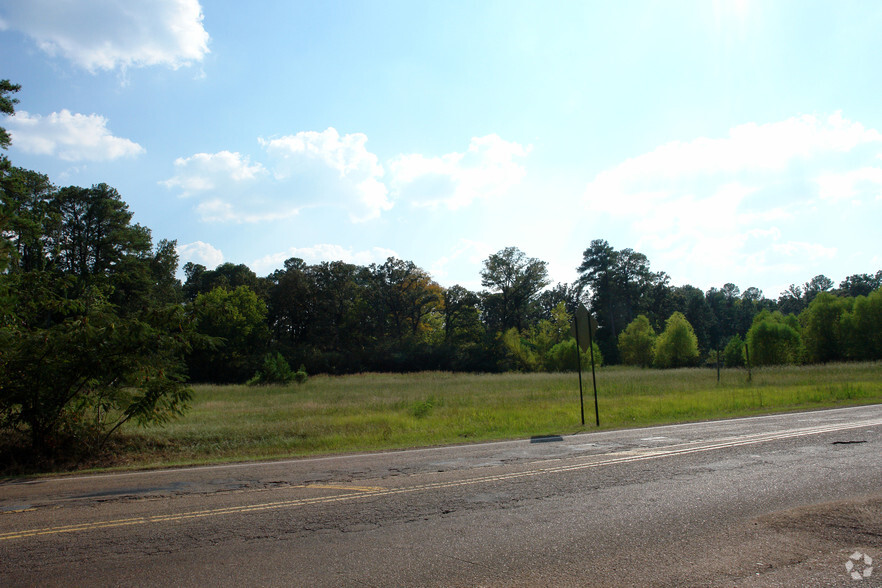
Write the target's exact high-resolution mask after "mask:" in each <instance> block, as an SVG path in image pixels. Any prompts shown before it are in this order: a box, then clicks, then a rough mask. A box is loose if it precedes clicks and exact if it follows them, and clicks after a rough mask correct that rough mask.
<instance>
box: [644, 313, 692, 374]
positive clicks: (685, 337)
mask: <svg viewBox="0 0 882 588" xmlns="http://www.w3.org/2000/svg"><path fill="white" fill-rule="evenodd" d="M654 363H655V366H656V367H660V368H678V367H687V366H693V365H695V364H697V363H698V337H696V336H695V331H694V330H693V329H692V325H691V324H689V321H688V320H686V317H685V316H684V315H683V313H681V312H675V313H674V314H672V315H671V316H670V318H668V320H667V322H665V330H664V332H663V333H662V334H661V335H659V337H658V339H657V340H656V343H655V360H654Z"/></svg>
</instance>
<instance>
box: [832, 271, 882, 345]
mask: <svg viewBox="0 0 882 588" xmlns="http://www.w3.org/2000/svg"><path fill="white" fill-rule="evenodd" d="M841 326H842V331H843V339H844V345H845V349H846V353H847V355H848V358H849V359H855V360H859V361H865V360H870V359H880V358H882V288H880V289H878V290H876V291H875V292H871V293H870V294H869V295H868V296H858V297H857V298H855V300H854V305H853V307H852V310H851V312H846V313H845V314H844V315H843V317H842V320H841Z"/></svg>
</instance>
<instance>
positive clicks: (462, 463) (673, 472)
mask: <svg viewBox="0 0 882 588" xmlns="http://www.w3.org/2000/svg"><path fill="white" fill-rule="evenodd" d="M856 553H860V554H862V555H868V556H870V557H871V558H878V561H879V562H882V406H871V407H860V408H849V409H839V410H831V411H818V412H811V413H799V414H791V415H779V416H770V417H759V418H751V419H737V420H729V421H720V422H712V423H698V424H688V425H673V426H666V427H656V428H650V429H635V430H628V431H610V432H602V433H589V434H583V435H573V436H567V437H564V438H556V439H554V438H552V439H532V440H523V441H511V442H504V443H492V444H482V445H471V446H462V447H448V448H435V449H423V450H414V451H403V452H390V453H381V454H368V455H351V456H340V457H329V458H320V459H303V460H291V461H277V462H271V463H262V464H233V465H225V466H213V467H202V468H190V469H177V470H165V471H159V472H156V471H153V472H130V473H121V474H110V475H96V476H73V477H63V478H53V479H37V480H30V481H16V482H6V483H2V484H0V586H19V585H66V586H68V585H89V586H95V585H148V586H152V585H155V586H159V585H180V586H204V585H234V584H235V585H243V584H244V585H288V586H290V585H297V586H426V585H455V586H460V585H462V586H481V585H493V586H497V585H499V586H532V585H572V586H586V585H598V586H628V585H631V586H647V585H656V586H682V585H695V586H708V585H718V586H746V585H748V586H754V585H755V586H772V585H780V586H806V585H831V586H835V585H844V586H861V587H863V586H876V585H882V583H880V582H879V580H882V567H879V571H878V572H877V573H876V574H875V576H874V575H873V572H872V571H870V572H869V575H868V576H867V577H866V578H863V577H862V579H861V580H860V581H858V580H853V579H852V578H851V577H850V575H849V571H848V570H847V569H846V567H845V565H846V563H847V562H848V561H852V560H850V556H852V555H854V554H856ZM869 568H870V566H868V565H867V564H866V561H865V559H864V558H862V557H861V558H858V559H857V560H853V561H852V571H857V572H859V573H863V574H867V571H868V570H869Z"/></svg>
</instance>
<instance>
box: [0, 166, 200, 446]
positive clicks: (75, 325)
mask: <svg viewBox="0 0 882 588" xmlns="http://www.w3.org/2000/svg"><path fill="white" fill-rule="evenodd" d="M0 186H2V189H3V204H4V209H5V210H6V211H9V213H10V214H9V224H8V227H9V228H8V229H7V230H6V231H5V236H7V237H8V238H9V239H10V242H11V243H12V244H13V245H14V247H13V254H12V256H11V258H10V259H11V262H12V263H11V264H10V265H9V267H8V268H7V271H6V272H5V273H3V274H0V291H2V292H4V293H5V294H4V296H5V297H6V298H7V299H8V300H9V301H10V302H9V304H4V305H2V308H0V424H2V426H3V427H4V428H5V429H6V430H8V431H15V432H19V433H21V432H24V431H27V433H28V434H29V435H30V437H31V444H32V447H33V449H34V450H36V451H37V452H38V453H41V454H44V453H45V454H48V453H52V452H53V450H54V449H57V448H61V447H84V446H94V445H95V444H99V445H100V444H101V443H103V442H104V441H105V440H106V439H107V438H108V437H109V435H111V434H112V433H113V432H114V431H116V430H118V428H119V427H120V426H122V424H123V423H126V422H128V421H131V420H135V421H137V422H140V423H148V422H161V421H163V420H166V419H167V418H170V417H171V416H173V415H175V414H178V413H179V412H180V411H181V410H183V407H184V405H185V403H186V400H187V398H188V397H189V389H188V388H187V387H186V385H185V381H186V378H185V376H184V373H185V369H184V363H183V358H184V355H185V354H186V353H187V352H188V351H189V350H190V348H191V345H192V344H193V342H194V341H196V340H197V337H196V336H195V335H194V332H193V330H192V326H191V322H190V321H189V319H188V318H187V317H186V316H185V314H184V310H183V308H182V307H181V306H180V305H179V304H178V300H177V299H176V297H175V295H174V285H175V284H176V279H175V277H174V273H175V271H176V270H177V256H176V254H174V252H173V250H174V244H173V243H171V242H160V244H159V246H158V247H157V248H156V249H155V250H154V249H153V247H152V244H151V241H150V232H149V231H148V230H147V229H144V228H142V227H139V226H138V225H131V223H130V221H131V213H129V212H128V208H127V206H126V205H125V203H124V202H122V200H121V198H120V197H119V195H118V194H117V193H116V191H115V190H113V189H112V188H109V187H107V186H105V185H103V184H101V185H98V186H93V188H92V189H82V188H75V187H70V188H65V189H63V190H56V189H55V188H53V187H51V185H50V184H49V183H48V180H46V179H45V176H42V175H41V174H37V173H35V172H30V171H28V170H21V169H17V168H12V169H7V170H5V171H4V172H3V178H2V182H0Z"/></svg>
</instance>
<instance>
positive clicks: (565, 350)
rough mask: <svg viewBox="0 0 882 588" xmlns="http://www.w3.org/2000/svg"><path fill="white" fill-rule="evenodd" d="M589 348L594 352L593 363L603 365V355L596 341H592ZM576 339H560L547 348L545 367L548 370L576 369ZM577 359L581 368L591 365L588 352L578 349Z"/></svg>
mask: <svg viewBox="0 0 882 588" xmlns="http://www.w3.org/2000/svg"><path fill="white" fill-rule="evenodd" d="M591 350H592V351H593V352H594V365H595V367H600V366H601V365H603V356H601V354H600V348H599V347H598V346H597V343H592V346H591ZM575 359H576V340H575V339H567V340H566V341H562V342H560V343H558V344H557V345H555V346H554V347H552V348H551V349H549V350H548V354H547V355H546V358H545V368H546V369H547V370H548V371H550V372H574V371H576V362H575V361H574V360H575ZM579 359H580V360H581V363H582V369H583V370H584V369H588V368H590V367H591V356H590V355H588V352H586V351H582V350H579Z"/></svg>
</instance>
